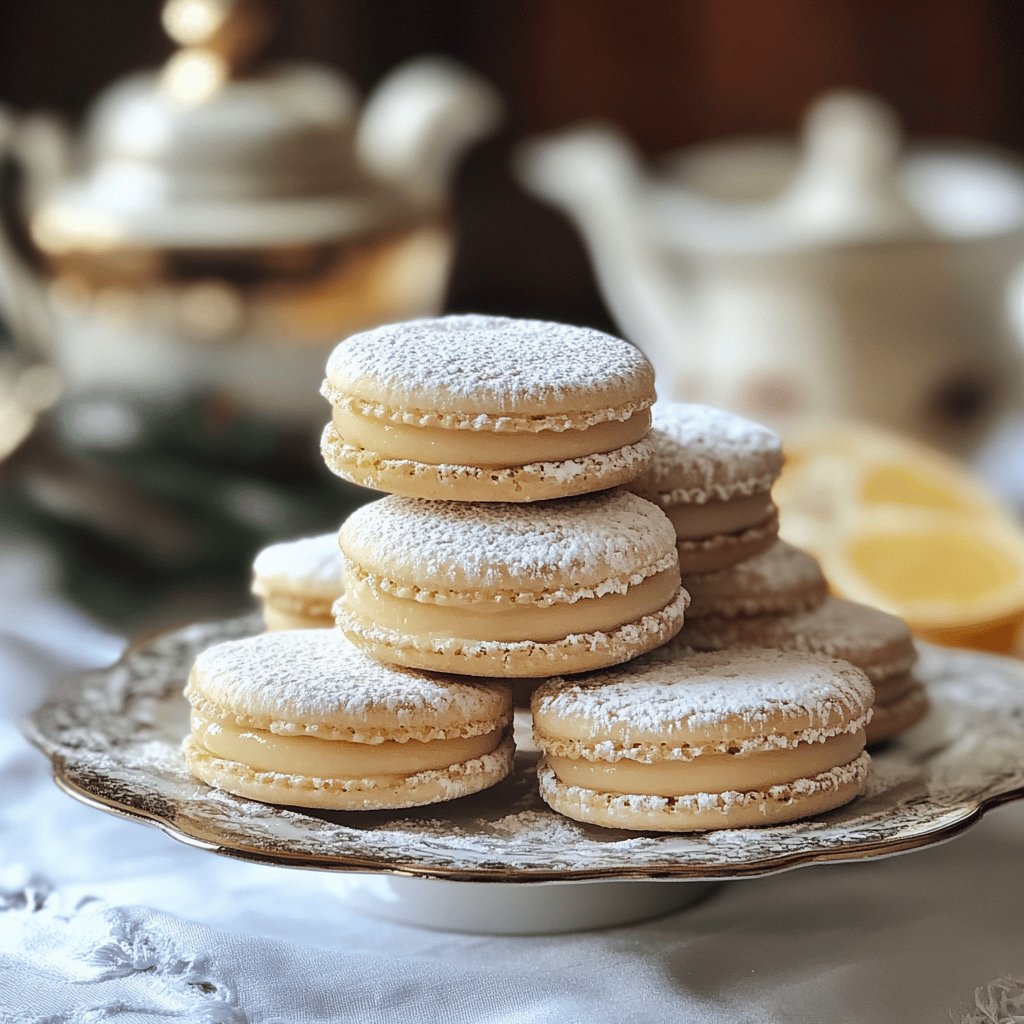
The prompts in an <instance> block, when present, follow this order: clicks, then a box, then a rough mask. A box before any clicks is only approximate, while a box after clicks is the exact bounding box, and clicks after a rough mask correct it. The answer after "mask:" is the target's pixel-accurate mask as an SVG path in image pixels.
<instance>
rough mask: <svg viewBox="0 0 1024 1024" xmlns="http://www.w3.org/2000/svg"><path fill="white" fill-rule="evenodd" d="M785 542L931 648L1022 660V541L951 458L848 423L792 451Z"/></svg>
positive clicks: (816, 433) (781, 498) (835, 584)
mask: <svg viewBox="0 0 1024 1024" xmlns="http://www.w3.org/2000/svg"><path fill="white" fill-rule="evenodd" d="M786 448H787V454H790V453H792V455H793V456H794V457H793V458H792V459H791V460H790V459H787V465H786V469H785V471H784V472H783V475H782V479H781V480H780V481H779V483H778V485H777V487H776V490H775V497H776V500H777V502H778V504H779V507H780V509H781V522H782V535H783V537H785V539H786V540H788V541H790V543H793V544H796V545H797V546H800V547H804V548H806V549H808V550H809V551H811V552H812V553H813V554H814V555H816V556H817V557H818V558H819V559H820V560H821V562H822V566H823V568H824V570H825V575H826V576H827V577H828V579H829V582H830V584H831V586H832V588H833V589H834V590H835V591H836V592H837V593H839V594H841V595H842V596H844V597H849V598H851V599H853V600H858V601H863V602H865V603H867V604H874V605H877V606H879V607H882V608H885V609H887V610H889V611H892V612H894V613H895V614H897V615H900V616H902V617H903V618H904V619H906V620H907V622H908V623H909V624H910V626H911V628H912V629H913V630H914V631H915V632H916V633H917V634H918V635H919V636H921V637H923V638H925V639H930V640H934V641H936V642H938V643H945V644H952V645H955V646H970V647H978V648H983V649H986V650H999V651H1007V650H1011V649H1013V647H1014V645H1015V642H1016V639H1017V635H1018V633H1019V632H1020V631H1021V629H1022V627H1024V533H1022V531H1021V530H1020V529H1019V527H1018V526H1017V525H1016V524H1015V523H1014V521H1013V520H1012V519H1011V518H1010V516H1009V515H1008V513H1007V512H1006V511H1005V510H1004V509H1003V508H1002V506H1001V505H1000V503H999V502H998V500H997V499H996V498H995V496H994V495H993V494H991V493H990V492H989V491H988V490H987V489H986V488H985V487H984V486H983V485H982V484H981V483H979V482H978V481H977V480H975V479H974V478H973V477H972V476H971V474H970V473H969V472H968V471H967V470H966V469H965V468H964V467H962V466H961V465H960V464H959V463H957V462H955V461H954V460H953V459H950V458H948V457H947V456H945V455H942V454H941V453H939V452H936V451H933V450H932V449H930V448H928V447H926V446H924V445H922V444H919V443H917V442H915V441H910V440H908V439H905V438H902V437H900V436H898V435H895V434H891V433H888V432H886V431H883V430H878V429H875V428H873V427H864V426H860V425H857V424H848V423H837V422H829V423H824V424H822V423H818V424H816V425H808V426H805V428H804V429H803V430H801V431H800V432H799V433H798V434H796V435H795V436H794V437H793V439H792V440H790V441H787V445H786Z"/></svg>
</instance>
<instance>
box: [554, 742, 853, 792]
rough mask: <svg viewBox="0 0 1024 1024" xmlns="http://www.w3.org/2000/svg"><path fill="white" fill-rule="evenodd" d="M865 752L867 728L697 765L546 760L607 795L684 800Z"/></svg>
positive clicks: (768, 781) (800, 774)
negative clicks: (821, 741)
mask: <svg viewBox="0 0 1024 1024" xmlns="http://www.w3.org/2000/svg"><path fill="white" fill-rule="evenodd" d="M863 749H864V730H863V729H861V730H859V731H857V732H854V733H845V734H843V735H841V736H833V737H831V738H830V739H827V740H825V741H824V742H823V743H800V744H798V745H797V746H795V747H790V748H787V749H784V750H762V751H757V752H755V753H752V754H747V755H745V756H741V755H731V754H709V755H707V756H701V757H697V758H694V760H692V761H656V762H655V763H654V764H640V763H639V762H637V761H629V760H625V759H623V760H621V761H616V762H615V763H614V764H613V763H611V762H608V761H586V760H583V759H582V758H579V759H577V758H568V757H552V756H550V755H548V757H547V761H548V764H549V765H551V768H552V769H553V770H554V772H555V774H556V775H557V776H558V778H559V779H561V780H562V782H564V783H566V784H568V785H570V786H582V787H583V788H584V789H596V790H599V791H600V792H602V793H635V794H637V795H640V796H682V795H684V794H688V793H725V792H728V791H730V790H736V791H739V792H741V793H745V792H749V791H751V790H755V791H756V790H762V789H765V788H766V787H768V786H776V785H780V784H782V783H786V782H794V781H796V780H797V779H806V778H809V777H810V776H812V775H817V774H818V773H819V772H824V771H828V770H829V769H830V768H835V767H836V766H837V765H842V764H849V762H850V761H852V760H853V759H854V758H855V757H857V755H858V754H860V752H861V751H862V750H863Z"/></svg>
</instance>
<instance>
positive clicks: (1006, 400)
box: [519, 93, 1024, 451]
mask: <svg viewBox="0 0 1024 1024" xmlns="http://www.w3.org/2000/svg"><path fill="white" fill-rule="evenodd" d="M519 171H520V175H521V178H522V180H523V181H524V183H525V184H526V185H527V187H528V188H530V189H531V190H532V191H534V192H535V193H536V194H537V195H539V196H541V197H542V198H544V199H546V200H548V201H550V202H551V203H553V204H555V205H557V206H559V207H560V208H561V209H562V210H564V211H565V212H566V213H567V214H568V215H569V216H570V217H571V218H572V219H573V221H574V222H575V223H576V224H577V225H578V227H579V229H580V231H581V233H582V235H583V238H584V240H585V242H586V244H587V247H588V249H589V252H590V255H591V258H592V260H593V263H594V266H595V268H596V272H597V277H598V280H599V283H600V285H601V288H602V291H603V293H604V296H605V298H606V299H607V301H608V304H609V307H610V308H611V310H612V313H613V315H614V316H615V317H616V319H617V320H618V322H619V324H620V327H621V328H622V330H623V332H624V333H625V334H626V336H627V337H629V338H630V339H632V340H633V341H634V342H636V343H637V344H638V345H639V346H640V347H641V348H642V349H643V350H644V351H645V352H646V353H647V355H648V356H649V357H650V358H651V360H652V362H653V363H654V365H655V369H656V370H657V374H658V382H659V393H660V394H661V395H662V396H663V397H669V398H676V399H684V400H699V401H705V402H710V403H712V404H716V405H721V406H725V407H727V408H732V409H737V410H740V411H744V412H747V413H749V414H751V415H753V416H756V417H759V418H761V419H763V420H766V421H768V422H771V423H773V424H775V425H777V426H780V427H782V428H785V425H786V423H787V422H788V421H789V420H790V419H791V418H794V417H799V416H801V415H804V414H818V413H828V414H838V415H844V416H856V417H862V418H865V419H868V420H873V421H875V422H878V423H882V424H884V425H887V426H890V427H894V428H896V429H899V430H903V431H906V432H909V433H912V434H916V435H918V436H920V437H923V438H925V439H927V440H930V441H931V442H933V443H937V444H939V445H941V446H943V447H946V448H950V449H953V450H959V451H967V450H969V449H970V448H972V447H973V446H974V445H975V444H977V443H978V442H979V441H980V440H981V438H982V437H983V436H984V434H985V433H986V432H987V430H988V429H989V428H990V427H991V425H992V423H993V421H994V419H995V418H996V417H997V415H998V414H1000V413H1002V412H1005V411H1007V410H1008V409H1010V408H1012V407H1015V406H1017V405H1018V404H1019V399H1020V379H1021V373H1020V371H1021V363H1022V350H1021V346H1020V343H1019V340H1018V337H1019V335H1018V331H1017V327H1016V324H1015V323H1014V316H1015V314H1016V311H1017V309H1018V307H1019V303H1018V302H1017V300H1016V299H1013V300H1012V301H1011V296H1016V295H1017V293H1018V292H1019V290H1020V289H1019V288H1018V287H1017V283H1018V282H1017V275H1016V274H1015V272H1016V271H1017V269H1018V266H1019V265H1020V264H1021V263H1022V261H1024V172H1022V169H1021V168H1020V167H1019V166H1018V165H1017V163H1016V162H1014V161H1012V160H1009V159H1007V158H1005V157H1002V156H1000V155H997V154H993V153H988V152H982V151H980V150H967V149H962V148H957V149H954V148H943V149H935V148H932V149H921V150H913V151H910V152H908V153H904V152H903V150H902V146H901V142H900V133H899V129H898V125H897V124H896V121H895V119H894V117H893V116H892V114H891V113H890V112H889V110H888V109H887V108H886V107H885V106H883V105H882V104H881V103H880V102H878V101H877V100H875V99H873V98H871V97H868V96H863V95H860V94H854V93H841V94H833V95H830V96H827V97H825V98H823V99H821V100H819V101H818V103H817V104H815V106H814V107H813V108H812V110H811V111H810V113H809V115H808V118H807V121H806V124H805V129H804V137H803V142H802V147H801V148H800V149H798V148H797V147H796V146H794V145H792V144H790V143H787V142H783V141H779V140H775V139H761V140H736V141H732V142H726V143H720V144H717V145H711V146H706V147H701V148H700V149H698V150H696V151H689V152H684V153H682V154H677V155H676V157H675V158H674V159H673V160H671V161H670V162H669V163H668V165H667V168H666V169H665V171H663V172H662V173H660V174H650V173H648V172H647V171H646V170H645V169H644V168H643V167H642V165H641V163H640V161H639V159H638V158H637V156H636V155H635V154H634V152H633V151H632V149H631V148H630V146H629V145H628V144H627V142H626V141H625V140H624V139H623V138H622V136H621V135H620V134H618V133H617V132H615V131H614V130H612V129H610V128H607V127H603V126H597V127H588V128H582V129H577V130H574V131H570V132H567V133H565V134H563V135H560V136H556V137H553V138H548V139H540V140H535V141H532V142H529V143H527V144H526V145H525V146H524V148H523V149H522V151H521V152H520V154H519ZM1021 308H1024V307H1021Z"/></svg>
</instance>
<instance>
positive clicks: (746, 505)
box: [665, 494, 775, 540]
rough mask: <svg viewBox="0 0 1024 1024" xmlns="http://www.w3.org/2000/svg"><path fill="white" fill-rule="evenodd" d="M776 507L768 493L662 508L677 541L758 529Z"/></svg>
mask: <svg viewBox="0 0 1024 1024" xmlns="http://www.w3.org/2000/svg"><path fill="white" fill-rule="evenodd" d="M774 510H775V506H774V505H773V504H772V499H771V498H770V497H769V496H768V495H767V494H752V495H750V496H749V497H746V498H730V499H729V501H705V502H704V503H703V504H697V503H696V502H688V503H687V504H685V505H673V506H672V507H671V508H667V509H665V515H667V516H668V517H669V519H671V520H672V525H673V526H674V527H675V528H676V536H677V537H678V538H679V539H680V540H703V539H704V538H705V537H714V536H715V535H716V534H719V533H739V532H740V531H741V530H749V529H750V527H752V526H759V525H760V524H761V523H763V522H764V521H765V520H766V519H768V518H769V517H770V516H771V514H772V512H773V511H774Z"/></svg>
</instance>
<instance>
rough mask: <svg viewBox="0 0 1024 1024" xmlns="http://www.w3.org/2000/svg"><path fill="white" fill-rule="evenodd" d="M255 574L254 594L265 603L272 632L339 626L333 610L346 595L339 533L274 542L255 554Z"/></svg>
mask: <svg viewBox="0 0 1024 1024" xmlns="http://www.w3.org/2000/svg"><path fill="white" fill-rule="evenodd" d="M252 574H253V580H252V592H253V593H254V594H255V595H256V596H257V597H259V598H261V599H262V601H263V621H264V622H265V623H266V626H267V629H316V628H320V629H323V628H326V627H329V626H333V625H334V616H333V615H332V614H331V606H332V605H333V604H334V602H335V601H336V600H337V599H338V597H339V596H340V595H341V549H340V548H339V547H338V535H337V534H336V533H324V534H321V535H320V536H319V537H303V538H302V539H301V540H290V541H284V542H283V543H281V544H271V545H270V547H267V548H264V549H263V550H262V551H261V552H260V553H259V554H258V555H257V556H256V560H255V561H254V562H253V564H252Z"/></svg>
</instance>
